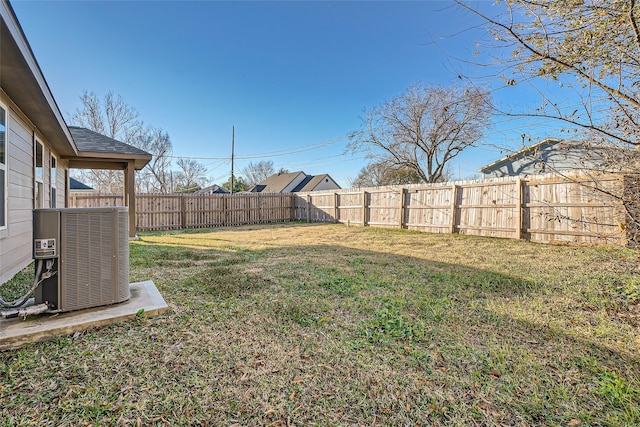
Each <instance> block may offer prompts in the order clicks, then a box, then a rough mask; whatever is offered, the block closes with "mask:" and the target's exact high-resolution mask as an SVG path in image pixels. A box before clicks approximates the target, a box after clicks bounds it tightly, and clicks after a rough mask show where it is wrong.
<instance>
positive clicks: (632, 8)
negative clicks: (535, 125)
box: [455, 0, 640, 228]
mask: <svg viewBox="0 0 640 427" xmlns="http://www.w3.org/2000/svg"><path fill="white" fill-rule="evenodd" d="M455 1H456V3H457V4H458V5H459V6H460V7H462V8H463V9H464V10H466V11H469V12H472V13H474V14H475V15H477V16H478V17H480V18H481V20H482V21H483V22H484V23H485V24H486V27H487V30H488V32H489V34H490V36H491V38H492V42H491V44H490V45H489V51H490V54H491V60H490V61H488V63H486V64H483V65H492V66H497V67H498V70H499V71H498V75H499V76H500V77H501V79H502V80H503V81H504V84H505V85H506V86H507V89H508V88H509V87H515V86H519V85H523V84H526V85H528V86H530V87H532V88H533V89H535V90H537V93H538V96H539V102H537V106H536V108H532V109H516V110H513V109H505V110H504V111H502V114H504V115H507V116H531V117H540V118H544V119H553V120H558V121H559V123H562V124H563V126H564V129H563V130H565V131H568V132H572V133H577V134H578V137H579V138H582V139H583V140H584V145H585V146H586V147H587V148H588V150H587V153H588V155H593V153H594V152H596V151H599V153H600V154H599V156H600V157H602V158H603V159H605V162H604V163H603V165H602V168H601V170H600V172H601V173H609V172H625V173H628V174H630V173H631V174H635V175H637V174H638V171H639V169H640V166H639V165H640V156H639V154H640V150H639V149H638V148H637V147H638V146H639V145H640V84H638V82H639V81H640V5H639V4H638V3H637V2H636V0H607V1H604V0H585V1H549V0H535V1H531V0H510V1H498V2H497V6H496V7H495V8H492V11H491V15H489V14H487V13H484V12H483V11H482V10H481V9H480V8H479V7H480V6H479V3H477V4H475V5H474V6H472V5H471V4H470V3H468V2H465V1H462V0H455ZM496 9H497V10H496ZM483 10H484V9H483ZM637 179H638V178H637V177H636V180H637ZM593 183H594V185H595V186H596V187H597V179H594V182H593ZM611 195H613V194H611ZM613 196H615V197H616V198H618V199H619V200H621V201H622V202H623V204H624V206H625V207H626V208H627V214H628V217H629V218H628V219H630V220H631V222H632V223H634V224H635V227H636V228H640V209H638V207H636V203H635V200H632V199H635V196H632V197H631V198H629V197H628V196H627V195H625V194H618V195H613Z"/></svg>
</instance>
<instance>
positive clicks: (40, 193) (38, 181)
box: [33, 138, 45, 209]
mask: <svg viewBox="0 0 640 427" xmlns="http://www.w3.org/2000/svg"><path fill="white" fill-rule="evenodd" d="M38 147H40V148H41V150H40V152H41V153H42V158H41V160H42V166H40V167H38ZM44 153H45V150H44V144H43V143H42V142H40V141H39V140H38V138H35V144H34V146H33V207H34V208H35V209H40V208H44ZM38 172H40V174H39V175H40V176H38Z"/></svg>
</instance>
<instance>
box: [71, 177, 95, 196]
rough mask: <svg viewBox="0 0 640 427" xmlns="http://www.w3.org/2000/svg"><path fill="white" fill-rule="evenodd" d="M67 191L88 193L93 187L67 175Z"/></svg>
mask: <svg viewBox="0 0 640 427" xmlns="http://www.w3.org/2000/svg"><path fill="white" fill-rule="evenodd" d="M69 191H70V192H71V193H90V192H92V191H93V188H91V187H89V186H88V185H87V184H83V183H82V182H80V181H78V180H77V179H75V178H71V177H69Z"/></svg>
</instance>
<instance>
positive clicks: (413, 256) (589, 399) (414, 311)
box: [0, 224, 640, 426]
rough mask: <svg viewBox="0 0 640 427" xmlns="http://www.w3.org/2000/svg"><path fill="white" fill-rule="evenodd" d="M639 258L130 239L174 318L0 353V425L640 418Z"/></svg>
mask: <svg viewBox="0 0 640 427" xmlns="http://www.w3.org/2000/svg"><path fill="white" fill-rule="evenodd" d="M639 259H640V251H633V250H625V249H615V248H603V247H597V248H590V247H571V246H550V245H540V244H534V243H529V242H522V241H512V240H501V239H487V238H474V237H469V236H459V235H431V234H422V233H413V232H407V231H398V230H385V229H374V228H362V227H346V226H343V225H306V224H287V225H271V226H253V227H239V228H225V229H214V230H197V231H193V230H191V231H184V232H173V233H143V234H142V235H141V240H140V241H138V242H133V243H131V280H132V281H141V280H147V279H152V280H153V281H154V282H155V284H156V285H157V286H158V288H159V289H160V291H161V293H162V294H163V296H164V298H165V300H166V301H167V303H168V304H169V307H170V311H169V313H168V314H167V315H166V316H161V317H157V318H152V319H144V318H140V319H137V320H135V321H131V322H127V323H119V324H116V325H113V326H110V327H105V328H100V329H95V330H90V331H87V332H85V333H82V334H76V335H74V336H68V337H61V338H56V339H52V340H51V341H49V342H44V343H40V344H34V345H29V346H27V347H24V348H22V349H19V350H16V351H11V352H4V353H0V425H2V426H13V425H38V426H43V425H55V426H60V425H69V426H77V425H143V426H148V425H220V426H231V425H271V426H289V425H297V426H301V425H310V426H313V425H318V426H327V425H335V426H341V425H354V426H355V425H366V426H372V425H376V426H384V425H435V426H438V425H461V426H464V425H469V426H533V425H539V426H548V425H550V426H553V425H557V426H577V425H580V426H592V425H604V426H636V425H640V305H639V303H640V278H639V276H638V272H639V269H640V262H639ZM0 333H1V331H0Z"/></svg>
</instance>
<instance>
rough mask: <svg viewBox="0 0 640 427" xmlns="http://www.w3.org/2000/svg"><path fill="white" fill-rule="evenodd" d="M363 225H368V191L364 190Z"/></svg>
mask: <svg viewBox="0 0 640 427" xmlns="http://www.w3.org/2000/svg"><path fill="white" fill-rule="evenodd" d="M362 225H363V226H366V225H367V192H366V191H363V192H362Z"/></svg>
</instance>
